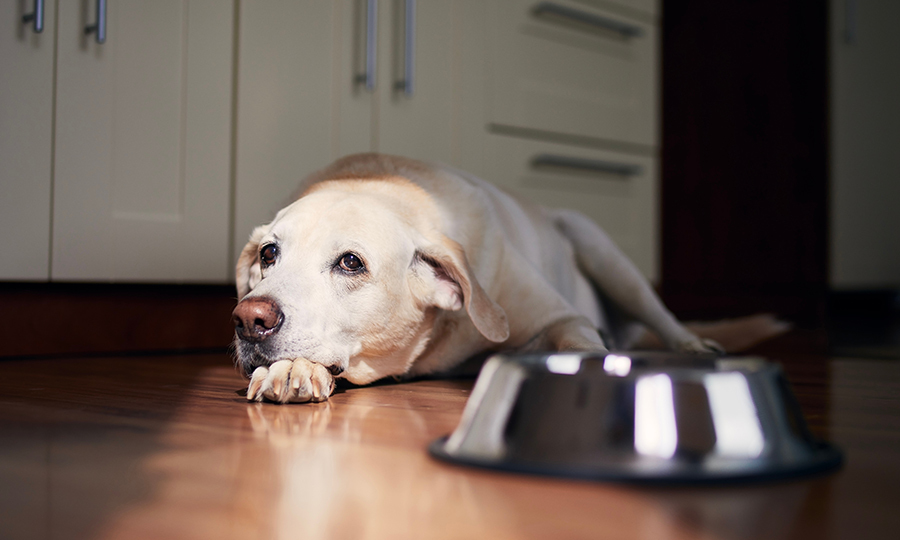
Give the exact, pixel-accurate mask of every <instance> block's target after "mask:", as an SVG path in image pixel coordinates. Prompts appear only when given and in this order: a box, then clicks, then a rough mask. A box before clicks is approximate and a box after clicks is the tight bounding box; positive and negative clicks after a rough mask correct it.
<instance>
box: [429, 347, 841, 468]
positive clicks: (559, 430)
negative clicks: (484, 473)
mask: <svg viewBox="0 0 900 540" xmlns="http://www.w3.org/2000/svg"><path fill="white" fill-rule="evenodd" d="M429 451H430V452H431V454H432V455H433V456H435V457H437V458H439V459H442V460H447V461H450V462H454V463H462V464H467V465H475V466H481V467H488V468H492V469H502V470H509V471H518V472H528V473H538V474H550V475H557V476H567V477H576V478H585V479H596V480H611V481H622V482H658V483H667V482H675V483H715V482H731V481H746V480H761V479H779V478H786V477H793V476H798V475H804V474H811V473H816V472H822V471H827V470H830V469H833V468H835V467H838V466H840V464H841V461H842V456H841V453H840V451H839V450H838V449H836V448H835V447H833V446H831V445H829V444H827V443H823V442H820V441H817V440H815V439H814V438H813V437H812V436H811V435H810V433H809V430H808V429H807V427H806V422H805V421H804V419H803V414H802V413H801V411H800V408H799V407H798V405H797V403H796V400H795V399H794V396H793V394H792V393H791V390H790V387H789V385H788V383H787V381H786V379H785V378H784V375H783V374H782V372H781V368H780V367H779V366H778V365H776V364H773V363H769V362H766V361H765V360H762V359H759V358H727V357H726V358H717V357H715V356H712V355H710V356H687V355H676V354H667V353H619V354H607V355H597V354H587V353H579V354H562V353H560V354H549V355H546V354H545V355H514V356H513V355H497V356H494V357H492V358H491V359H490V360H488V362H487V363H486V364H485V366H484V368H483V369H482V370H481V374H480V375H479V376H478V380H477V382H476V383H475V387H474V388H473V390H472V395H471V397H470V398H469V401H468V403H467V405H466V408H465V411H464V412H463V415H462V419H461V420H460V423H459V426H458V427H457V428H456V431H454V432H453V433H452V434H451V435H450V436H449V437H442V438H440V439H438V440H436V441H434V443H432V444H431V446H430V448H429Z"/></svg>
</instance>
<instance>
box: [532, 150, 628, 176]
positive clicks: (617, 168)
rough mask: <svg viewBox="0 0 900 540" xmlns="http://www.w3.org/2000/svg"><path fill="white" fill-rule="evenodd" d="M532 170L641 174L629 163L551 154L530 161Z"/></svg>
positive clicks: (541, 155)
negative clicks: (559, 169)
mask: <svg viewBox="0 0 900 540" xmlns="http://www.w3.org/2000/svg"><path fill="white" fill-rule="evenodd" d="M531 166H532V167H533V168H540V167H554V168H562V169H576V170H579V171H586V172H592V173H607V174H618V175H621V176H637V175H639V174H641V172H642V169H641V166H640V165H634V164H631V163H616V162H614V161H602V160H599V159H585V158H577V157H569V156H557V155H553V154H540V155H538V156H535V157H534V158H533V159H532V160H531Z"/></svg>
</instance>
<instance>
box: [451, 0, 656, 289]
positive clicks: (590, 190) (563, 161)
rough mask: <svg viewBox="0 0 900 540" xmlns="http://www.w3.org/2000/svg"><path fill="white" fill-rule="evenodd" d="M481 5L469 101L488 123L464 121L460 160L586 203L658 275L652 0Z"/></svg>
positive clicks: (562, 201)
mask: <svg viewBox="0 0 900 540" xmlns="http://www.w3.org/2000/svg"><path fill="white" fill-rule="evenodd" d="M482 7H483V12H482V13H481V15H480V17H477V18H472V19H467V20H466V21H467V26H468V27H472V28H474V27H480V28H479V30H478V31H477V32H476V33H475V34H474V35H472V36H471V37H470V38H469V39H468V40H467V42H466V46H468V47H469V49H467V50H466V51H465V52H464V58H466V59H467V62H468V64H473V63H476V62H480V66H479V67H477V68H476V69H474V70H473V71H471V72H466V73H464V75H465V76H467V77H469V80H468V81H467V84H466V85H465V86H464V88H463V92H467V93H468V94H467V95H466V96H465V97H464V101H465V102H466V103H468V104H470V108H472V107H477V108H480V115H481V121H480V122H473V121H472V120H467V121H466V122H465V123H464V129H465V130H468V131H467V132H466V137H464V139H463V144H465V145H466V146H465V147H464V150H465V151H464V152H463V153H462V160H463V162H464V163H463V164H462V165H461V166H462V167H463V168H467V169H469V170H472V171H474V172H476V173H477V174H480V175H481V176H483V177H484V178H486V179H488V180H490V181H492V182H494V183H496V184H498V185H501V186H503V187H504V188H505V189H507V190H510V191H513V192H515V193H517V194H519V195H521V196H522V197H524V198H525V199H528V200H531V201H532V202H535V203H538V204H544V205H547V206H555V207H566V208H573V209H577V210H579V211H581V212H582V213H584V214H586V215H587V216H589V217H590V218H592V219H593V220H594V221H595V222H597V223H598V224H599V225H600V226H601V227H603V229H604V230H605V231H606V232H607V233H608V234H609V235H610V237H611V238H612V239H613V240H614V241H615V242H616V243H617V244H618V246H619V247H620V248H621V249H622V251H624V252H625V253H626V255H628V256H629V257H630V258H631V259H632V260H633V261H634V262H635V264H636V265H637V267H638V268H639V269H640V271H641V272H642V273H643V274H644V276H645V277H647V278H648V279H650V280H652V281H653V280H656V279H657V278H658V275H659V239H658V238H659V234H658V230H657V229H658V218H659V201H658V198H659V174H658V162H659V158H658V148H659V143H658V138H659V135H658V125H657V124H658V120H657V119H658V104H657V100H658V95H657V91H658V90H657V87H658V75H657V71H658V62H657V52H656V47H657V45H656V39H657V34H658V26H659V23H658V16H657V14H656V13H657V6H656V4H655V3H654V2H644V1H639V0H633V1H624V0H623V1H621V2H608V1H600V0H596V1H594V0H578V1H569V0H554V1H552V2H546V1H541V2H532V1H527V0H487V1H486V2H483V3H482ZM468 30H469V31H471V28H469V29H468ZM478 40H480V42H479V41H478ZM473 43H478V46H475V45H473ZM478 88H481V89H482V90H481V91H480V94H479V93H478V91H477V90H473V89H478ZM473 124H477V125H478V128H477V129H475V130H473V129H472V128H471V126H472V125H473ZM479 131H480V133H479Z"/></svg>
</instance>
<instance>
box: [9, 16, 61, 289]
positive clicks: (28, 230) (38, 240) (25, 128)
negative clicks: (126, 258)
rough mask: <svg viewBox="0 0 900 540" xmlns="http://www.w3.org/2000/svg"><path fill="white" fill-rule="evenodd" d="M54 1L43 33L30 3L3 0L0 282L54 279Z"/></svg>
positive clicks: (46, 18)
mask: <svg viewBox="0 0 900 540" xmlns="http://www.w3.org/2000/svg"><path fill="white" fill-rule="evenodd" d="M55 5H56V2H55V1H54V2H47V3H46V4H45V6H44V7H45V10H44V12H43V17H41V19H40V21H39V23H38V25H39V28H40V30H41V31H40V32H37V31H35V30H36V28H35V23H34V22H33V21H32V22H29V23H25V22H23V21H22V18H23V16H24V15H26V14H27V13H28V11H26V10H25V8H27V7H31V6H27V5H26V4H25V2H20V1H18V0H0V16H2V24H0V73H2V76H0V279H6V280H10V279H14V280H46V279H48V278H49V277H50V197H51V188H52V179H51V170H52V169H51V167H52V159H53V154H52V149H51V148H52V142H53V55H54V39H53V37H54V36H53V32H52V31H46V30H45V29H46V28H53V27H54V25H55V22H56V21H55V15H56V10H55V7H54V6H55Z"/></svg>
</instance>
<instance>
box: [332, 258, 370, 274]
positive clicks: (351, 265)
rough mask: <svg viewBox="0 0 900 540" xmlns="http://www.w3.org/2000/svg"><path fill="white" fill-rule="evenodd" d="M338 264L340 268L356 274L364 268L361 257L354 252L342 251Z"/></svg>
mask: <svg viewBox="0 0 900 540" xmlns="http://www.w3.org/2000/svg"><path fill="white" fill-rule="evenodd" d="M338 266H340V267H341V270H343V271H344V272H348V273H350V274H356V273H358V272H362V271H363V270H365V269H366V265H364V264H363V262H362V259H360V258H359V256H357V255H356V254H355V253H344V254H343V255H341V260H340V261H338Z"/></svg>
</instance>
